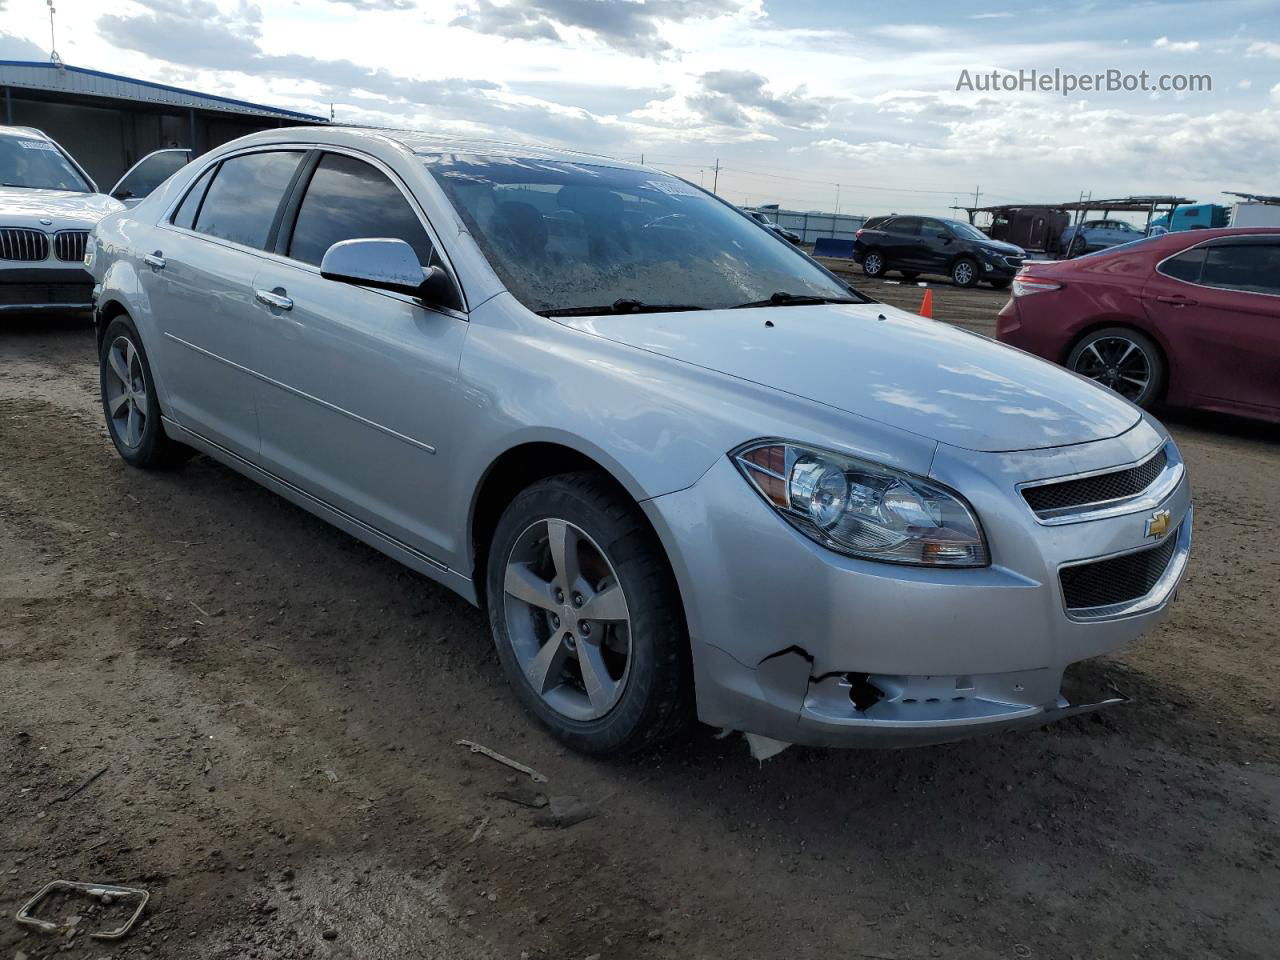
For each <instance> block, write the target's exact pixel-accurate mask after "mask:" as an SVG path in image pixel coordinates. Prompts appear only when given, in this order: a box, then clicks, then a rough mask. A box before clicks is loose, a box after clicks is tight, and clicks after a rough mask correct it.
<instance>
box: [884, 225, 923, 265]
mask: <svg viewBox="0 0 1280 960" xmlns="http://www.w3.org/2000/svg"><path fill="white" fill-rule="evenodd" d="M884 230H885V245H884V253H885V259H886V260H888V261H889V262H890V263H893V264H895V265H900V266H914V265H915V264H916V262H917V261H918V260H919V257H920V251H919V250H918V249H917V248H918V246H919V243H920V218H919V217H894V218H893V219H892V220H890V221H889V223H888V224H886V225H885V227H884Z"/></svg>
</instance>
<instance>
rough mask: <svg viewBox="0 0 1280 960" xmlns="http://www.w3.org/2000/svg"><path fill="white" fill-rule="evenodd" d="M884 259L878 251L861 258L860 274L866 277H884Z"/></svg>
mask: <svg viewBox="0 0 1280 960" xmlns="http://www.w3.org/2000/svg"><path fill="white" fill-rule="evenodd" d="M884 270H885V266H884V257H883V256H882V255H881V254H880V251H878V250H872V251H871V252H870V253H868V254H867V255H866V256H865V257H863V258H862V272H863V273H865V274H866V275H867V276H868V277H873V278H874V277H881V276H884Z"/></svg>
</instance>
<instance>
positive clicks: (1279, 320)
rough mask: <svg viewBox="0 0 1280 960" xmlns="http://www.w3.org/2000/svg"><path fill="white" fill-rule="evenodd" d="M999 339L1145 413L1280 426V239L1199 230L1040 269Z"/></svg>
mask: <svg viewBox="0 0 1280 960" xmlns="http://www.w3.org/2000/svg"><path fill="white" fill-rule="evenodd" d="M996 337H997V338H998V339H1000V340H1001V341H1003V342H1004V343H1008V344H1012V345H1013V346H1015V347H1020V348H1022V349H1023V350H1027V351H1029V352H1030V353H1034V354H1037V355H1038V356H1041V357H1045V358H1046V359H1049V360H1053V361H1055V362H1056V363H1061V364H1063V365H1064V366H1066V367H1068V368H1069V369H1071V370H1074V371H1076V372H1077V373H1079V374H1081V375H1083V376H1086V377H1089V378H1090V379H1092V380H1097V381H1098V382H1099V383H1102V384H1104V385H1106V386H1108V387H1110V388H1111V389H1113V390H1115V391H1116V392H1118V393H1120V394H1122V395H1124V396H1125V397H1127V398H1128V399H1130V400H1132V401H1133V402H1134V403H1136V404H1138V405H1139V406H1143V407H1149V406H1152V405H1153V404H1158V403H1166V404H1168V405H1170V406H1179V407H1199V408H1202V409H1205V410H1216V411H1219V412H1222V413H1234V414H1238V415H1242V416H1246V417H1256V418H1259V419H1263V420H1274V421H1280V229H1276V228H1274V227H1270V228H1269V227H1255V228H1252V229H1234V230H1233V229H1224V230H1192V231H1188V232H1185V233H1170V234H1165V235H1164V236H1159V237H1151V238H1148V239H1145V240H1138V241H1136V242H1134V243H1127V244H1124V245H1122V246H1119V247H1113V248H1111V249H1110V250H1104V251H1102V252H1100V253H1095V254H1090V255H1089V256H1085V257H1079V258H1078V259H1075V260H1062V261H1057V262H1043V263H1041V262H1034V263H1028V264H1026V265H1025V266H1023V268H1022V270H1021V271H1020V272H1019V273H1018V275H1017V277H1016V278H1015V279H1014V282H1013V295H1012V296H1011V297H1010V299H1009V302H1008V303H1007V304H1005V306H1004V308H1003V309H1002V310H1001V311H1000V314H999V316H998V317H997V319H996Z"/></svg>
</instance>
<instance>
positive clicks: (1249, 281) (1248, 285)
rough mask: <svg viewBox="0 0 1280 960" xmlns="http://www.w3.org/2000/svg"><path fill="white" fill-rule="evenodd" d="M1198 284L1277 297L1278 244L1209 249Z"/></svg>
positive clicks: (1279, 285)
mask: <svg viewBox="0 0 1280 960" xmlns="http://www.w3.org/2000/svg"><path fill="white" fill-rule="evenodd" d="M1200 282H1201V283H1202V284H1203V285H1204V286H1206V287H1224V288H1226V289H1228V290H1241V291H1244V292H1245V293H1270V294H1280V244H1261V243H1258V244H1253V243H1251V244H1248V245H1247V246H1246V245H1240V246H1222V247H1209V248H1207V252H1206V254H1205V258H1204V270H1203V271H1202V272H1201V274H1200Z"/></svg>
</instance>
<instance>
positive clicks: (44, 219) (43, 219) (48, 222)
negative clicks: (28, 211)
mask: <svg viewBox="0 0 1280 960" xmlns="http://www.w3.org/2000/svg"><path fill="white" fill-rule="evenodd" d="M40 222H41V223H43V224H44V225H45V226H46V227H52V226H53V221H52V220H50V219H49V218H48V217H41V218H40Z"/></svg>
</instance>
